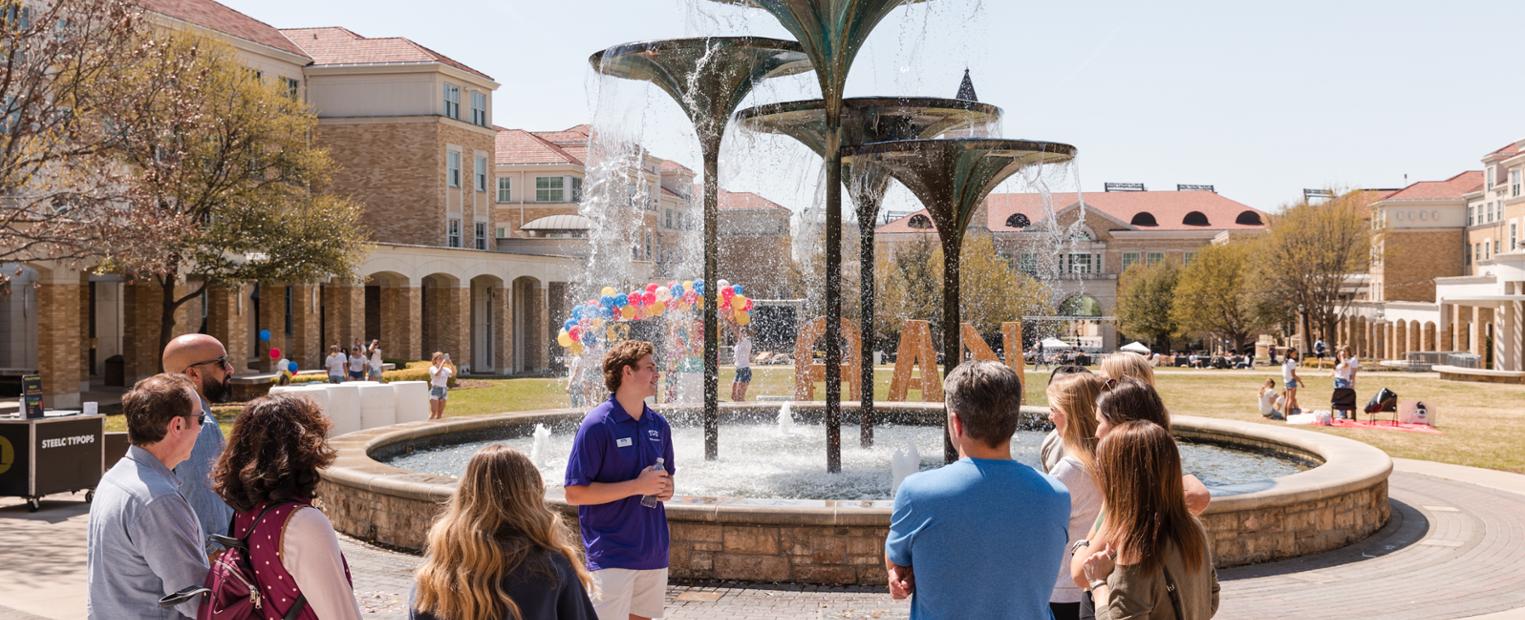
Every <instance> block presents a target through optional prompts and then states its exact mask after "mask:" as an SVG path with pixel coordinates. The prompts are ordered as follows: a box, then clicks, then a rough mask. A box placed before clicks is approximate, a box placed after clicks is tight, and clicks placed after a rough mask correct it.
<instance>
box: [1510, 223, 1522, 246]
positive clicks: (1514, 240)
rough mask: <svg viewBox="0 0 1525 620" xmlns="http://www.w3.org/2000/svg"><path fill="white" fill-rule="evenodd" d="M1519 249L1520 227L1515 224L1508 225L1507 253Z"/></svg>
mask: <svg viewBox="0 0 1525 620" xmlns="http://www.w3.org/2000/svg"><path fill="white" fill-rule="evenodd" d="M1518 247H1520V225H1519V224H1517V223H1515V222H1510V223H1509V251H1510V252H1513V251H1514V250H1515V248H1518Z"/></svg>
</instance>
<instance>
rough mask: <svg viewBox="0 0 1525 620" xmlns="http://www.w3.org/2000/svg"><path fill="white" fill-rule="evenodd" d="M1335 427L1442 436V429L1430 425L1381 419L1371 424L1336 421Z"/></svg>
mask: <svg viewBox="0 0 1525 620" xmlns="http://www.w3.org/2000/svg"><path fill="white" fill-rule="evenodd" d="M1386 415H1392V414H1391V413H1389V414H1386ZM1333 426H1334V427H1335V428H1359V429H1373V428H1380V429H1383V430H1389V431H1404V432H1407V433H1425V434H1429V435H1439V434H1441V432H1440V429H1438V428H1435V427H1433V426H1430V425H1428V424H1404V423H1399V424H1393V421H1392V420H1391V419H1388V420H1383V419H1380V418H1379V419H1378V420H1377V421H1376V422H1371V421H1369V420H1357V421H1354V422H1352V421H1350V420H1335V421H1334V424H1333Z"/></svg>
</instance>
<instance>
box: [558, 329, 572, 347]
mask: <svg viewBox="0 0 1525 620" xmlns="http://www.w3.org/2000/svg"><path fill="white" fill-rule="evenodd" d="M556 344H559V345H561V346H563V347H570V346H572V337H571V336H569V335H567V330H564V329H563V330H561V333H559V334H556Z"/></svg>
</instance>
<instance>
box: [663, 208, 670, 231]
mask: <svg viewBox="0 0 1525 620" xmlns="http://www.w3.org/2000/svg"><path fill="white" fill-rule="evenodd" d="M662 226H663V227H664V228H672V210H671V209H663V210H662Z"/></svg>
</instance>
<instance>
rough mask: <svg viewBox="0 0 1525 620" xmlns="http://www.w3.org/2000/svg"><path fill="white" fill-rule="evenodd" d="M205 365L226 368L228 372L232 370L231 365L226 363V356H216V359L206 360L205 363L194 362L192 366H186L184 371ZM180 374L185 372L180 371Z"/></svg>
mask: <svg viewBox="0 0 1525 620" xmlns="http://www.w3.org/2000/svg"><path fill="white" fill-rule="evenodd" d="M207 364H217V365H218V366H221V367H223V368H226V369H227V370H229V371H231V370H233V364H230V363H228V356H227V354H223V355H221V356H218V358H217V359H211V360H206V361H203V362H196V363H194V364H191V365H189V366H186V367H185V370H190V369H192V368H195V367H197V366H205V365H207ZM181 372H185V371H181Z"/></svg>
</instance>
